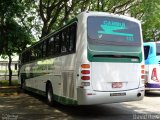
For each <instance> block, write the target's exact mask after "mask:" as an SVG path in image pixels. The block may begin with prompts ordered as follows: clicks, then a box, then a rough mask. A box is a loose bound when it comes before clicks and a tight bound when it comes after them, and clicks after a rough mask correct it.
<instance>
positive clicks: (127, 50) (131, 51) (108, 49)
mask: <svg viewBox="0 0 160 120" xmlns="http://www.w3.org/2000/svg"><path fill="white" fill-rule="evenodd" d="M87 54H88V55H87V57H88V60H89V61H90V62H121V63H140V62H142V58H143V57H142V56H143V55H142V51H141V47H140V46H134V47H131V46H111V45H108V46H95V45H88V50H87ZM114 56H115V57H114ZM116 56H120V57H116Z"/></svg>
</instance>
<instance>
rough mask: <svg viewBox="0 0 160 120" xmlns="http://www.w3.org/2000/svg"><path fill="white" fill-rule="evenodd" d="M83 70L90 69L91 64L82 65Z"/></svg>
mask: <svg viewBox="0 0 160 120" xmlns="http://www.w3.org/2000/svg"><path fill="white" fill-rule="evenodd" d="M81 68H90V64H82V65H81Z"/></svg>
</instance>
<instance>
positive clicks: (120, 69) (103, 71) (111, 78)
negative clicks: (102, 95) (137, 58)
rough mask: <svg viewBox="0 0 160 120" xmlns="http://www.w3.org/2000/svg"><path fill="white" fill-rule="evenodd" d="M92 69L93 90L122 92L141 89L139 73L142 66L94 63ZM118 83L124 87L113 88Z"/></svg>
mask: <svg viewBox="0 0 160 120" xmlns="http://www.w3.org/2000/svg"><path fill="white" fill-rule="evenodd" d="M91 67H92V70H91V71H92V75H91V76H92V88H93V90H97V91H121V90H129V89H137V88H138V87H139V81H140V72H137V71H140V65H139V64H138V63H102V62H92V64H91ZM116 82H117V83H118V82H119V83H121V84H122V85H121V86H117V88H113V84H114V83H116ZM115 87H116V86H115Z"/></svg>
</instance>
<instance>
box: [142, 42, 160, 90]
mask: <svg viewBox="0 0 160 120" xmlns="http://www.w3.org/2000/svg"><path fill="white" fill-rule="evenodd" d="M144 55H145V73H146V77H145V90H146V91H152V90H160V42H146V43H144Z"/></svg>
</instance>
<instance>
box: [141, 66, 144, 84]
mask: <svg viewBox="0 0 160 120" xmlns="http://www.w3.org/2000/svg"><path fill="white" fill-rule="evenodd" d="M144 79H145V65H141V80H142V81H143V82H142V83H144Z"/></svg>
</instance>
